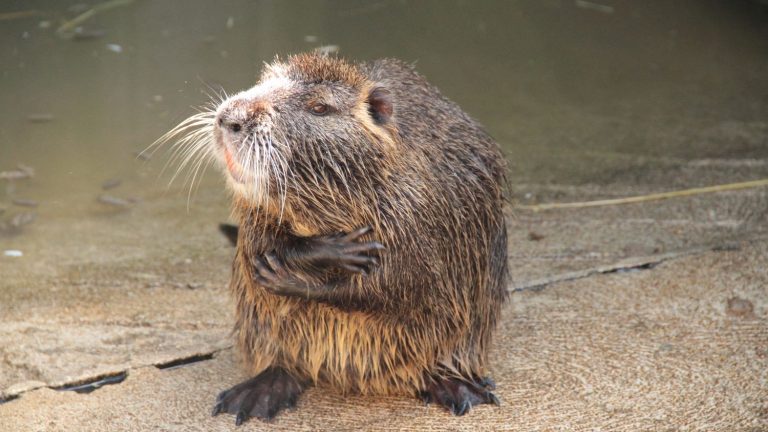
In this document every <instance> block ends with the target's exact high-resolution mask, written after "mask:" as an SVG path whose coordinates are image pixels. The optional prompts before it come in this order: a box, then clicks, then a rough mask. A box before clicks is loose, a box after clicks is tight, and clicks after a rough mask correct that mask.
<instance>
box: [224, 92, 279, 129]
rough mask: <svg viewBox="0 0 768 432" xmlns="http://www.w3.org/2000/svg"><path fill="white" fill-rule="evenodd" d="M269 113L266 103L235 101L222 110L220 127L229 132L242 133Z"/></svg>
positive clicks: (228, 103)
mask: <svg viewBox="0 0 768 432" xmlns="http://www.w3.org/2000/svg"><path fill="white" fill-rule="evenodd" d="M268 112H269V106H268V105H267V103H266V102H264V101H260V100H257V101H253V100H245V99H233V100H231V101H229V102H227V105H226V106H225V107H224V109H222V110H221V112H220V114H219V118H218V125H219V127H220V128H222V129H226V130H227V131H229V132H232V133H240V132H242V131H244V130H245V131H247V129H249V128H250V127H251V126H252V125H255V124H257V123H258V122H259V121H261V120H262V117H263V116H265V115H267V114H268Z"/></svg>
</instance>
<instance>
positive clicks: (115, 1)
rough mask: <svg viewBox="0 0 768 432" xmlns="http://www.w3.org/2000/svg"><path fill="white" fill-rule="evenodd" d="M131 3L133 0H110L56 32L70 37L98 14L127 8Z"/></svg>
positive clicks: (68, 22)
mask: <svg viewBox="0 0 768 432" xmlns="http://www.w3.org/2000/svg"><path fill="white" fill-rule="evenodd" d="M131 3H133V0H110V1H106V2H104V3H100V4H97V5H96V6H94V7H92V8H90V9H88V10H87V11H85V12H83V13H81V14H80V15H78V16H76V17H74V18H72V19H71V20H69V21H67V22H65V23H64V24H62V25H61V26H60V27H59V29H58V30H56V33H58V34H60V35H68V34H70V33H71V32H73V31H74V30H75V28H76V27H77V26H79V25H80V24H82V23H84V22H86V21H88V20H89V19H91V18H93V17H94V16H95V15H96V14H98V13H101V12H104V11H107V10H110V9H114V8H116V7H120V6H127V5H129V4H131Z"/></svg>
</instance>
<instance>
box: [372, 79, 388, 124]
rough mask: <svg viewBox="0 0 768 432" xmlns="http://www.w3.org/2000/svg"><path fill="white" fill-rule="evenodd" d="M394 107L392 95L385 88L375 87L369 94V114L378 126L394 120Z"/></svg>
mask: <svg viewBox="0 0 768 432" xmlns="http://www.w3.org/2000/svg"><path fill="white" fill-rule="evenodd" d="M393 112H394V106H393V105H392V94H391V93H390V92H389V90H387V89H385V88H384V87H374V88H372V89H371V91H370V92H369V93H368V113H369V114H370V115H371V118H373V121H375V122H376V123H378V124H385V123H387V122H389V119H390V118H392V113H393Z"/></svg>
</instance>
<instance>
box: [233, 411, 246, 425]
mask: <svg viewBox="0 0 768 432" xmlns="http://www.w3.org/2000/svg"><path fill="white" fill-rule="evenodd" d="M246 420H248V414H247V413H246V412H245V411H243V410H240V411H238V412H237V417H235V426H240V425H241V424H243V422H245V421H246Z"/></svg>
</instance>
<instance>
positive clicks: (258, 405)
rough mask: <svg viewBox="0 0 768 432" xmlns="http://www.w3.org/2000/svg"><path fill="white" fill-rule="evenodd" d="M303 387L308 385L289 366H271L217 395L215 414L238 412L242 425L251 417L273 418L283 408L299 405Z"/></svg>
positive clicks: (237, 416)
mask: <svg viewBox="0 0 768 432" xmlns="http://www.w3.org/2000/svg"><path fill="white" fill-rule="evenodd" d="M303 391H304V385H303V384H302V383H301V382H300V381H299V380H297V379H296V378H294V377H293V376H291V375H290V374H289V373H288V372H286V371H285V369H282V368H279V367H271V368H268V369H267V370H265V371H264V372H262V373H260V374H258V375H256V377H254V378H251V379H249V380H247V381H243V382H241V383H240V384H238V385H236V386H234V387H232V388H231V389H229V390H225V391H223V392H221V393H220V394H219V397H218V398H216V406H214V407H213V415H214V416H215V415H218V414H219V413H223V412H227V413H229V414H235V415H236V417H235V424H236V425H238V426H240V425H241V424H243V422H244V421H246V420H248V419H249V418H250V417H258V418H260V419H262V420H270V419H272V418H273V417H274V416H275V415H277V413H278V412H280V411H281V410H283V409H285V408H291V407H293V406H294V405H296V401H297V400H298V399H299V396H300V395H301V393H302V392H303Z"/></svg>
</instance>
